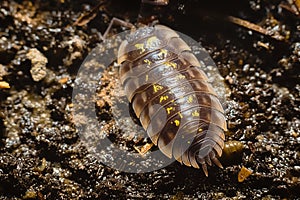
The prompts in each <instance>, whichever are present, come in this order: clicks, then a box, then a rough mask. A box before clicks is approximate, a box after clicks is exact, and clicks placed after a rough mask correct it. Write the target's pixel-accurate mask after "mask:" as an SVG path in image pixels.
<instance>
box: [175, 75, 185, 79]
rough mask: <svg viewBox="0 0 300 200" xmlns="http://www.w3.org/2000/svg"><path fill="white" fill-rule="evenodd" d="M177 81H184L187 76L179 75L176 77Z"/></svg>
mask: <svg viewBox="0 0 300 200" xmlns="http://www.w3.org/2000/svg"><path fill="white" fill-rule="evenodd" d="M176 79H177V80H182V79H185V76H184V75H182V74H179V75H177V76H176Z"/></svg>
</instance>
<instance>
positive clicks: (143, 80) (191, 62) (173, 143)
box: [118, 25, 227, 176]
mask: <svg viewBox="0 0 300 200" xmlns="http://www.w3.org/2000/svg"><path fill="white" fill-rule="evenodd" d="M118 63H119V64H120V70H119V75H120V80H121V83H122V84H123V86H124V89H125V93H126V95H127V97H128V99H129V101H130V102H131V103H132V106H133V110H134V112H135V114H136V116H137V117H138V118H139V120H140V122H141V124H142V126H143V128H144V129H145V130H146V131H147V134H148V136H149V137H150V139H151V140H152V142H153V143H154V144H155V145H157V146H158V147H159V149H160V150H161V151H162V152H163V153H164V154H165V155H166V156H168V157H170V158H171V157H174V158H175V159H176V160H177V161H179V162H181V163H183V164H185V165H187V166H192V167H194V168H199V165H201V166H202V169H203V171H204V173H205V175H206V176H208V171H207V164H208V165H211V164H212V162H213V163H215V164H216V165H217V166H219V167H220V168H222V165H221V163H220V162H219V160H218V159H217V157H220V156H221V155H222V149H223V148H224V140H225V135H224V131H226V130H227V125H226V119H225V115H224V110H223V108H222V105H221V103H220V101H219V99H218V97H217V94H216V93H215V91H214V89H213V87H212V86H211V84H210V83H209V82H208V78H207V76H206V74H205V73H204V72H203V71H202V70H201V69H200V68H199V67H200V63H199V61H198V60H197V58H196V57H195V56H194V54H193V53H192V52H191V48H190V47H189V46H188V45H187V44H186V43H185V42H184V41H183V40H182V39H181V38H180V36H179V35H178V34H177V33H176V32H175V31H174V30H172V29H170V28H168V27H166V26H163V25H155V26H149V27H143V28H139V29H137V30H135V31H134V32H132V33H131V34H130V35H129V37H128V38H127V39H126V40H124V41H123V42H122V44H121V46H120V48H119V51H118Z"/></svg>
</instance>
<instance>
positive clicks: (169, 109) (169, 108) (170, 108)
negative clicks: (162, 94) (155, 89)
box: [167, 107, 173, 115]
mask: <svg viewBox="0 0 300 200" xmlns="http://www.w3.org/2000/svg"><path fill="white" fill-rule="evenodd" d="M171 110H173V107H168V108H167V113H168V115H169V114H170V113H171Z"/></svg>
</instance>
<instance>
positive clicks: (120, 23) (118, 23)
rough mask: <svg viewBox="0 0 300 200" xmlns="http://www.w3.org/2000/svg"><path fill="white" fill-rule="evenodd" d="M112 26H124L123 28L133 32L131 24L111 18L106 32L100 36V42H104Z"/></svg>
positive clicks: (133, 27) (133, 28)
mask: <svg viewBox="0 0 300 200" xmlns="http://www.w3.org/2000/svg"><path fill="white" fill-rule="evenodd" d="M113 25H119V26H124V27H128V28H130V29H131V30H135V26H134V25H133V24H132V23H130V22H126V21H124V20H122V19H119V18H116V17H114V18H112V20H111V21H110V23H109V25H108V27H107V29H106V31H105V32H104V34H103V35H102V38H101V39H102V40H105V38H106V36H107V34H108V33H109V32H110V30H111V28H112V26H113Z"/></svg>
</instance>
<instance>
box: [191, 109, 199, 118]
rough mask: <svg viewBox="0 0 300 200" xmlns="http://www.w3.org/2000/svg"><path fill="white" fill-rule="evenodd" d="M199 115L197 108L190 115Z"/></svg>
mask: <svg viewBox="0 0 300 200" xmlns="http://www.w3.org/2000/svg"><path fill="white" fill-rule="evenodd" d="M199 115H200V113H199V112H198V111H197V110H195V111H194V112H192V116H193V117H199Z"/></svg>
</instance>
